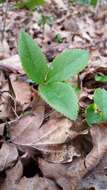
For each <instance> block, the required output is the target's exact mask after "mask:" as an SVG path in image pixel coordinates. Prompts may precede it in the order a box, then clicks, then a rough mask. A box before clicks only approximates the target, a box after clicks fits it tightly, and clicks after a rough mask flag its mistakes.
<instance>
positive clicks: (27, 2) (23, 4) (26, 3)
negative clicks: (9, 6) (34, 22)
mask: <svg viewBox="0 0 107 190" xmlns="http://www.w3.org/2000/svg"><path fill="white" fill-rule="evenodd" d="M4 2H6V0H0V3H4ZM44 3H45V0H20V1H18V2H17V1H16V7H17V8H27V9H34V8H35V7H36V6H38V5H43V4H44Z"/></svg>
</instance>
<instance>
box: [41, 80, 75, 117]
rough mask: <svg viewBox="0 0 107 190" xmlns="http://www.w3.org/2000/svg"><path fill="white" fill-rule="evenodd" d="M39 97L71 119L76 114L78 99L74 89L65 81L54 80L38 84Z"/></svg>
mask: <svg viewBox="0 0 107 190" xmlns="http://www.w3.org/2000/svg"><path fill="white" fill-rule="evenodd" d="M39 93H40V95H41V97H42V98H43V99H44V100H45V101H46V102H47V103H48V104H49V105H50V106H51V107H53V108H54V109H55V110H56V111H58V112H60V113H62V114H63V115H65V116H66V117H68V118H69V119H71V120H75V119H76V118H77V114H78V99H77V96H76V93H75V91H74V89H73V88H72V87H71V86H70V85H69V84H66V83H63V82H54V83H49V84H47V85H40V86H39Z"/></svg>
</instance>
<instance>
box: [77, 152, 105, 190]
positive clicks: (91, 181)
mask: <svg viewBox="0 0 107 190" xmlns="http://www.w3.org/2000/svg"><path fill="white" fill-rule="evenodd" d="M83 189H85V190H89V189H94V190H107V155H106V154H105V156H104V158H103V159H102V160H101V161H100V163H99V164H98V166H97V167H96V168H95V169H94V170H93V171H92V172H90V173H89V175H87V176H86V177H85V178H83V179H82V180H81V182H80V184H79V187H78V188H77V190H83Z"/></svg>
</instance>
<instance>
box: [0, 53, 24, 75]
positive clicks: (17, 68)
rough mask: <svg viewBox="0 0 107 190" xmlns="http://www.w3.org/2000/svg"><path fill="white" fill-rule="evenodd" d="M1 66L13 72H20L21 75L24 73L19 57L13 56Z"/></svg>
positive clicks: (0, 63) (2, 61) (1, 62)
mask: <svg viewBox="0 0 107 190" xmlns="http://www.w3.org/2000/svg"><path fill="white" fill-rule="evenodd" d="M0 66H2V67H5V68H7V69H9V70H10V71H13V72H18V73H21V74H23V73H24V71H23V69H22V66H21V63H20V60H19V56H18V55H13V56H11V57H9V58H7V59H3V60H1V61H0Z"/></svg>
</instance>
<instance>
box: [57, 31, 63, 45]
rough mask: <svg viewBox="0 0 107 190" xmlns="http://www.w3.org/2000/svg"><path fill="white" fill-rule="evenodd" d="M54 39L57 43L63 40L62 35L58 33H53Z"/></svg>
mask: <svg viewBox="0 0 107 190" xmlns="http://www.w3.org/2000/svg"><path fill="white" fill-rule="evenodd" d="M55 41H56V42H57V43H62V42H63V38H62V36H61V34H60V33H57V34H56V35H55Z"/></svg>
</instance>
